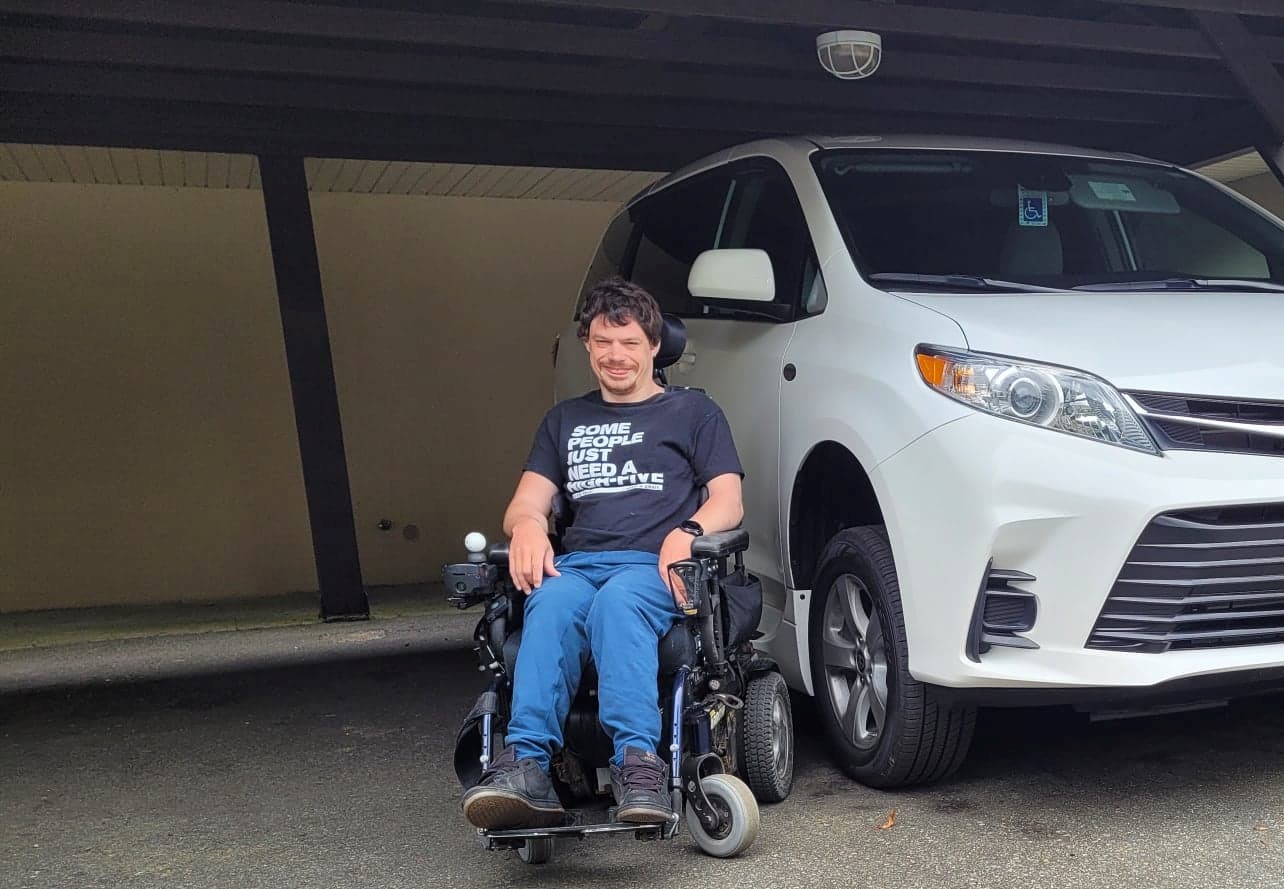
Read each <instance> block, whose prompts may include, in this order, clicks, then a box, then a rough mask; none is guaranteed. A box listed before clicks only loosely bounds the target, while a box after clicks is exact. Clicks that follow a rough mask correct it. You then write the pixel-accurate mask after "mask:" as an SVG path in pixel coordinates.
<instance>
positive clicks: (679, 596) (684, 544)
mask: <svg viewBox="0 0 1284 889" xmlns="http://www.w3.org/2000/svg"><path fill="white" fill-rule="evenodd" d="M694 540H695V538H694V537H692V536H691V535H690V534H688V533H687V532H686V531H680V530H678V529H676V528H675V529H674V530H672V531H670V532H669V536H668V537H666V538H664V543H662V544H660V577H662V578H663V579H664V585H665V586H667V587H668V588H669V592H671V593H673V601H674V602H676V603H677V605H678V608H682V606H684V605H686V603H687V591H686V590H685V589H684V588H683V586H682V579H681V578H679V577H678V576H677V575H676V574H670V573H669V566H670V565H672V564H673V563H674V562H681V561H683V560H684V559H689V558H691V543H692V541H694Z"/></svg>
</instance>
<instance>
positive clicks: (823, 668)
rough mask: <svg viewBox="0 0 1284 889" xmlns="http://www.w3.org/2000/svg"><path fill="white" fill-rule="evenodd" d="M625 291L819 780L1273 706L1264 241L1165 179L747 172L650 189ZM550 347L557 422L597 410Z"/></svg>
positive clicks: (862, 162)
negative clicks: (980, 720)
mask: <svg viewBox="0 0 1284 889" xmlns="http://www.w3.org/2000/svg"><path fill="white" fill-rule="evenodd" d="M613 274H619V275H622V276H624V277H626V278H629V279H631V280H633V281H636V282H638V283H639V284H641V285H643V286H644V287H646V288H647V289H648V290H649V291H650V292H651V293H652V294H654V295H655V297H656V298H657V300H658V301H659V303H660V305H661V307H662V309H663V310H664V311H665V312H667V313H671V314H674V315H677V316H679V317H681V318H682V319H684V320H685V322H686V327H687V332H688V345H687V350H686V353H685V354H684V356H683V357H682V359H681V360H680V361H679V362H678V364H676V365H675V366H674V367H673V368H671V369H670V371H669V382H670V383H671V384H674V385H682V386H693V387H698V388H702V389H704V390H706V391H707V392H708V393H709V394H710V395H711V396H712V397H713V398H714V400H716V401H717V402H718V403H719V404H720V405H721V406H722V408H723V409H724V411H725V412H726V414H727V416H728V418H729V420H730V422H731V426H732V429H733V431H734V433H735V437H736V444H737V447H738V448H739V451H740V455H741V459H742V461H743V464H744V467H745V473H746V475H745V510H746V518H745V526H746V528H747V529H748V530H749V533H750V540H751V543H750V548H749V552H748V553H747V561H748V564H749V567H750V569H751V570H752V571H753V572H754V573H756V574H757V575H758V576H759V577H760V578H761V579H762V582H763V587H764V595H765V598H766V603H765V608H764V617H763V621H762V623H761V625H760V630H761V631H762V634H763V635H762V638H761V639H760V640H759V645H760V647H761V649H762V650H763V651H764V653H765V654H767V655H768V656H770V657H771V658H773V659H774V660H775V661H776V662H777V663H778V664H779V666H780V668H781V670H782V672H783V673H784V675H785V677H786V678H787V679H788V681H789V682H790V684H791V685H792V687H794V688H795V689H798V690H800V691H803V692H805V693H807V694H811V695H814V696H815V697H816V699H817V706H818V709H819V711H820V713H821V715H822V719H823V720H824V722H825V725H826V730H827V732H828V734H829V736H830V740H831V742H832V745H833V747H834V750H835V751H836V755H837V758H838V760H839V762H840V763H841V764H842V766H843V768H844V769H845V770H846V771H847V772H848V773H849V774H850V775H852V776H853V777H856V778H857V779H859V780H861V781H864V782H865V783H867V784H870V785H874V786H879V787H890V786H897V785H905V784H911V783H915V782H922V781H930V780H934V779H939V778H942V777H944V776H946V775H948V774H950V773H951V772H952V771H953V770H955V769H956V768H957V767H958V766H959V764H960V762H961V761H962V759H963V757H964V755H965V753H966V751H967V747H968V744H969V743H970V741H971V735H972V728H973V724H974V722H975V712H976V707H977V706H978V705H998V704H1010V703H1018V702H1019V703H1050V702H1065V703H1073V704H1076V705H1078V706H1080V707H1082V708H1085V709H1088V710H1090V711H1097V712H1104V711H1110V712H1122V711H1136V710H1146V709H1148V708H1154V707H1156V706H1158V705H1164V704H1176V705H1180V706H1186V705H1202V704H1205V703H1208V702H1214V701H1223V700H1225V699H1227V698H1229V697H1231V696H1236V695H1243V694H1248V693H1251V692H1255V691H1262V690H1267V689H1275V688H1280V687H1284V359H1281V357H1280V349H1281V342H1284V224H1281V222H1280V221H1279V220H1278V219H1276V218H1274V217H1273V216H1271V215H1269V214H1268V213H1266V212H1265V211H1263V210H1262V209H1260V208H1258V207H1257V206H1255V205H1253V204H1252V203H1250V202H1248V201H1246V200H1245V199H1243V198H1241V197H1239V196H1238V195H1236V194H1234V193H1233V192H1231V191H1229V190H1228V189H1226V188H1223V187H1222V186H1220V185H1218V184H1216V183H1214V182H1211V181H1209V180H1207V179H1205V178H1203V177H1201V176H1198V175H1196V174H1194V173H1191V172H1189V171H1186V170H1182V169H1180V168H1177V167H1174V166H1172V165H1170V164H1166V163H1160V162H1157V161H1153V160H1148V159H1145V158H1141V157H1135V156H1130V155H1118V154H1104V153H1100V152H1094V151H1087V150H1082V149H1076V148H1065V147H1059V146H1048V145H1034V144H1026V143H1013V142H1002V141H994V140H979V139H978V140H970V139H969V140H957V139H940V138H916V139H909V138H888V137H872V136H871V137H853V138H789V139H773V140H767V141H760V142H754V143H752V144H748V145H744V146H740V147H737V148H733V149H729V150H726V151H723V152H721V153H719V154H716V155H713V156H711V157H708V158H706V159H704V160H702V161H699V162H697V163H695V164H693V165H691V166H689V167H686V168H684V169H682V170H680V171H678V172H676V173H674V174H672V175H670V176H668V177H666V178H665V179H663V180H661V181H659V182H657V183H656V184H655V185H653V186H651V187H650V188H648V189H646V190H645V191H644V192H643V193H641V194H640V195H639V196H637V197H636V198H634V199H633V200H632V201H630V202H629V203H628V204H627V206H626V207H625V208H624V209H623V210H622V211H621V212H620V214H619V215H618V216H616V217H615V219H614V220H613V221H612V222H611V224H610V226H609V228H608V229H607V231H606V234H605V236H604V237H603V240H602V244H601V247H600V249H599V250H598V253H597V255H596V257H595V258H594V260H593V263H592V266H591V267H590V269H589V272H588V274H587V276H586V279H585V289H586V290H587V288H589V287H591V286H592V285H593V284H595V283H596V282H597V281H599V280H601V279H602V278H604V277H606V276H608V275H613ZM574 330H575V326H574V322H573V321H572V323H571V325H570V326H568V327H567V329H566V331H565V332H564V333H563V334H562V340H563V348H562V349H561V350H560V359H559V360H558V361H557V368H556V390H557V396H558V397H559V398H564V397H568V396H571V395H576V394H579V393H580V392H583V391H585V390H587V389H589V388H591V387H592V385H593V382H592V377H591V375H590V374H589V372H588V368H587V363H586V361H585V358H584V351H583V350H582V349H578V348H569V347H568V346H567V344H568V343H570V342H571V340H572V339H573V332H574Z"/></svg>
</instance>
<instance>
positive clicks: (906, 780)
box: [810, 526, 976, 788]
mask: <svg viewBox="0 0 1284 889" xmlns="http://www.w3.org/2000/svg"><path fill="white" fill-rule="evenodd" d="M814 589H815V594H816V601H814V602H813V603H812V608H811V627H810V640H811V675H812V683H813V687H814V688H815V690H816V706H817V708H818V709H819V711H820V714H821V720H822V722H823V723H824V726H825V733H826V735H827V736H828V737H829V742H830V747H831V748H832V749H833V751H834V754H835V757H836V758H837V760H838V765H839V766H840V767H841V768H842V770H843V771H844V772H846V773H847V774H848V775H850V776H851V777H852V778H855V779H856V780H857V781H860V782H861V783H862V784H867V785H869V786H870V787H885V788H886V787H904V786H907V785H910V784H922V783H926V782H929V781H939V780H941V779H942V778H945V777H948V776H949V775H951V774H953V773H954V772H955V770H957V769H958V767H959V765H960V764H962V762H963V758H964V756H965V755H966V754H967V748H968V745H970V744H971V743H972V730H973V728H974V726H975V724H976V709H975V708H974V707H964V706H957V705H954V706H949V705H946V704H944V703H941V702H940V701H938V700H937V699H936V695H935V694H934V693H933V690H932V689H931V688H930V687H929V686H926V685H924V684H923V683H921V682H918V681H916V680H915V679H913V678H912V677H911V676H910V674H909V652H908V648H907V646H906V642H905V619H904V616H903V613H902V611H901V596H900V586H899V585H898V584H897V582H896V563H895V562H894V561H893V560H892V548H891V544H890V543H889V542H888V539H887V532H886V531H885V530H884V529H883V528H882V527H881V526H878V527H873V526H871V527H862V528H848V529H846V530H844V531H840V532H839V533H838V534H836V535H834V538H833V539H832V540H830V541H829V543H828V545H827V546H826V547H825V550H824V552H822V553H821V556H820V565H819V568H818V571H817V580H816V584H815V587H814Z"/></svg>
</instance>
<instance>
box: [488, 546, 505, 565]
mask: <svg viewBox="0 0 1284 889" xmlns="http://www.w3.org/2000/svg"><path fill="white" fill-rule="evenodd" d="M486 561H487V562H490V563H491V564H492V565H498V566H499V567H501V568H507V567H508V541H507V540H505V541H503V542H502V543H492V544H491V545H490V546H488V547H486Z"/></svg>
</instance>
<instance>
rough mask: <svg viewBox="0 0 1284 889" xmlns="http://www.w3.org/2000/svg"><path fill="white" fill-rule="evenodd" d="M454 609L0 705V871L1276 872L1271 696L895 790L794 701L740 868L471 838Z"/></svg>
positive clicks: (1001, 759)
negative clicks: (300, 650) (872, 777)
mask: <svg viewBox="0 0 1284 889" xmlns="http://www.w3.org/2000/svg"><path fill="white" fill-rule="evenodd" d="M468 620H469V618H468V617H467V616H464V615H461V616H459V618H455V617H454V616H451V618H450V619H443V623H442V624H441V626H440V631H437V632H434V633H431V634H420V635H422V636H425V637H427V638H419V637H418V636H416V637H415V639H414V640H412V639H411V638H409V637H407V639H406V640H405V642H404V644H401V643H399V644H398V645H397V646H389V645H387V644H386V643H387V640H388V637H387V635H386V633H385V635H384V636H383V637H381V638H383V640H384V643H385V644H384V647H383V648H380V649H378V652H379V653H378V656H375V657H370V658H363V657H360V656H359V655H360V650H359V648H357V649H351V650H349V651H348V653H347V655H346V657H345V658H344V659H341V660H329V661H325V662H321V663H297V664H276V665H274V666H270V667H263V666H258V667H255V668H254V669H251V670H247V671H244V672H232V673H224V674H219V675H205V676H201V677H197V678H171V679H162V680H149V681H142V682H133V683H125V684H120V683H118V682H113V683H111V684H108V685H98V686H95V687H90V688H80V689H75V690H70V691H68V690H57V689H52V690H50V689H47V690H43V691H35V692H28V693H14V692H10V693H9V694H7V695H4V696H0V807H2V809H3V820H2V821H0V887H4V889H9V887H31V889H35V887H40V889H45V887H48V889H55V887H56V889H81V887H112V889H124V887H165V889H175V887H193V889H220V887H237V889H242V887H257V886H263V887H274V889H276V887H345V889H347V887H364V886H370V887H379V889H399V887H431V886H450V887H474V886H476V887H483V886H484V887H493V886H496V885H505V884H509V883H513V884H518V885H548V886H558V887H581V886H583V887H588V886H594V887H600V886H604V885H605V886H612V887H629V886H657V885H658V886H675V887H676V886H683V887H690V886H701V885H707V886H727V887H732V886H735V887H746V886H773V887H775V886H779V887H791V886H800V887H801V886H845V887H846V886H859V887H898V889H901V887H918V886H924V887H926V886H932V887H937V886H939V887H949V889H966V887H1007V886H1011V887H1018V886H1019V887H1035V886H1038V887H1041V886H1049V887H1052V886H1057V887H1061V886H1065V887H1071V886H1072V887H1094V886H1101V887H1106V886H1110V887H1120V886H1123V887H1138V889H1142V887H1144V889H1162V887H1201V889H1203V887H1219V886H1225V887H1236V889H1238V887H1251V886H1262V887H1280V886H1284V709H1282V707H1281V704H1284V699H1281V698H1279V697H1276V698H1268V699H1259V700H1257V701H1255V702H1253V703H1250V704H1240V705H1238V706H1235V707H1233V708H1231V709H1229V710H1219V711H1212V712H1203V713H1193V714H1185V715H1174V716H1169V717H1163V718H1158V719H1149V720H1132V721H1126V722H1115V723H1098V724H1089V723H1087V722H1086V721H1084V720H1082V719H1081V718H1080V717H1077V716H1076V715H1074V714H1072V713H1069V712H1068V711H1061V710H1052V711H1028V710H1027V711H1008V712H999V711H993V712H990V713H987V714H983V717H982V723H981V727H980V731H979V736H978V738H977V742H976V745H975V747H974V751H973V754H972V756H971V757H970V759H969V760H968V762H967V764H966V765H965V766H964V769H963V771H962V772H961V773H960V774H959V775H958V777H957V778H956V779H954V780H953V781H951V782H950V783H948V784H945V785H941V786H937V787H931V788H925V789H918V790H913V791H908V792H901V793H895V794H892V793H880V792H876V791H871V790H867V789H864V788H862V787H859V786H857V785H855V784H852V783H850V782H849V781H847V780H846V779H845V778H843V777H842V776H841V775H840V774H839V773H838V772H836V771H835V770H834V769H833V768H832V767H831V766H830V765H829V763H828V761H827V760H826V757H825V754H824V751H823V749H822V747H821V746H820V744H819V743H818V742H817V741H816V740H815V736H816V734H817V726H816V724H815V722H814V719H813V718H812V717H811V716H810V714H809V712H808V711H807V709H806V708H805V707H803V708H802V709H800V711H799V714H798V724H799V730H800V733H801V734H802V738H801V740H800V747H799V764H798V771H799V775H798V783H797V786H796V788H795V790H794V794H793V796H792V797H791V798H790V799H789V800H788V801H787V802H785V803H783V804H781V805H779V806H775V807H773V808H769V809H766V810H765V811H764V819H763V831H762V834H761V836H760V838H759V840H758V842H757V844H756V845H755V846H754V847H753V848H752V849H751V850H750V852H749V853H748V854H747V855H746V856H745V857H744V858H742V859H739V860H735V861H729V862H727V861H715V860H713V859H710V858H706V857H704V856H703V855H701V854H700V853H699V852H698V851H697V850H696V849H695V847H694V846H693V845H691V844H690V843H689V842H688V841H687V840H686V839H685V838H682V839H680V840H679V841H678V842H676V843H672V844H643V843H637V842H634V841H633V840H631V839H599V840H596V841H591V842H585V843H572V844H569V845H566V846H564V847H562V848H561V849H559V853H558V857H557V859H556V860H555V862H554V863H553V864H551V865H548V866H546V867H542V868H534V867H530V866H527V865H523V864H521V863H520V862H518V861H516V860H510V859H508V858H506V857H505V856H504V855H503V854H501V853H485V852H483V851H482V850H481V849H480V848H479V846H478V845H477V843H476V840H475V838H474V837H473V835H472V833H471V831H470V830H469V828H468V827H467V826H466V825H465V824H464V823H463V822H462V821H461V819H460V817H459V815H458V808H457V790H456V786H455V784H454V780H453V777H452V775H451V773H450V771H449V765H448V763H449V752H450V749H451V743H452V739H453V734H454V731H455V726H456V724H457V721H458V718H459V716H460V715H461V714H462V713H463V712H464V710H465V709H466V708H467V706H468V704H469V702H470V701H471V699H472V697H473V696H474V694H475V693H476V691H477V689H478V686H479V683H480V677H479V675H478V674H477V673H475V672H474V670H473V661H472V655H471V652H470V651H469V650H468V648H467V643H466V642H465V641H464V640H465V639H466V627H467V624H468ZM256 632H257V631H256ZM262 632H269V631H262ZM271 632H277V633H280V632H283V631H271ZM306 632H331V633H333V632H334V629H333V628H330V629H328V630H324V631H323V630H321V629H317V630H315V631H306ZM351 633H353V634H355V635H353V636H351V641H352V642H353V644H354V645H358V646H359V645H360V643H361V642H362V640H373V639H374V638H375V635H377V634H372V633H369V632H367V631H365V630H363V629H362V628H361V627H359V626H353V627H351ZM362 633H366V635H364V636H363V635H361V634H362ZM275 638H276V637H266V636H265V637H263V639H264V640H266V641H271V640H272V639H275ZM251 641H252V640H251ZM172 644H174V645H182V644H183V641H182V639H181V638H180V639H178V640H172ZM240 644H246V643H245V638H244V636H242V637H241V643H240ZM273 644H276V643H273ZM391 648H399V651H400V652H401V653H399V654H389V653H388V652H389V650H390V649H391ZM892 809H895V810H896V824H895V826H894V827H893V828H892V829H890V830H886V831H880V830H878V829H876V826H877V825H879V824H880V823H882V822H884V820H885V819H886V816H887V814H888V812H889V810H892Z"/></svg>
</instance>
